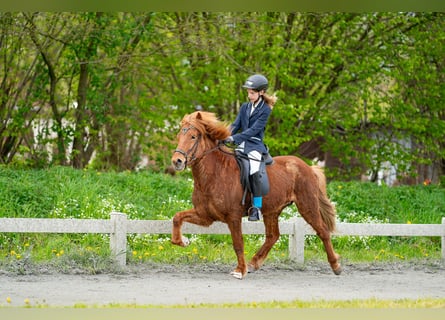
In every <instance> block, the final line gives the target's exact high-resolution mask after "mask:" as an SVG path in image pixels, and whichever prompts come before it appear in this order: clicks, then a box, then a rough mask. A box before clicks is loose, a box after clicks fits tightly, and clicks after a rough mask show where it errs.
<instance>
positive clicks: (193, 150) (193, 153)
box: [174, 125, 227, 167]
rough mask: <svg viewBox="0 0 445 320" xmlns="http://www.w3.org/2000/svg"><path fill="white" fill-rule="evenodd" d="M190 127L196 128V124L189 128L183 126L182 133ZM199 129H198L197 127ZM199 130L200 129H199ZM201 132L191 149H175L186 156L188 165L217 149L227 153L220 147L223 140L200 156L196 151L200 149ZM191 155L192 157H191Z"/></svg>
mask: <svg viewBox="0 0 445 320" xmlns="http://www.w3.org/2000/svg"><path fill="white" fill-rule="evenodd" d="M190 129H196V128H195V127H194V126H192V125H190V127H188V128H182V130H181V131H182V134H186V133H187V132H188V131H189V130H190ZM196 130H197V129H196ZM197 131H198V130H197ZM201 137H202V135H201V133H200V132H199V131H198V136H197V138H196V140H195V143H194V144H193V145H192V146H191V147H190V149H188V150H187V151H184V150H182V149H175V151H174V153H176V152H177V153H179V154H181V155H183V156H184V158H185V166H186V167H187V164H188V163H189V162H192V161H195V160H198V159H202V158H203V157H205V156H206V155H208V154H209V153H211V152H213V151H215V150H220V151H222V152H224V153H227V152H225V151H223V150H222V149H221V148H220V147H221V145H222V144H223V142H222V141H220V142H218V144H217V145H216V147H213V148H212V149H209V150H206V151H205V152H203V154H202V155H200V156H199V157H197V156H196V151H197V149H198V144H199V142H200V141H201ZM189 157H190V158H189Z"/></svg>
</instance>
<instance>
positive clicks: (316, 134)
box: [0, 12, 445, 182]
mask: <svg viewBox="0 0 445 320" xmlns="http://www.w3.org/2000/svg"><path fill="white" fill-rule="evenodd" d="M443 17H444V14H443V13H427V12H422V13H412V12H397V13H393V12H377V13H346V12H339V13H324V12H319V13H299V12H289V13H288V12H224V13H221V12H151V13H133V12H87V13H70V12H37V13H27V12H16V13H1V14H0V33H1V34H0V35H1V37H2V39H3V40H2V43H4V44H5V45H3V46H2V47H1V48H0V57H1V59H2V61H4V64H5V65H7V66H8V68H7V69H2V70H0V76H1V77H2V79H4V81H3V82H2V83H3V85H2V86H1V88H0V118H1V119H2V120H3V119H4V122H2V124H1V126H0V162H1V163H18V164H27V165H29V166H31V167H45V166H47V165H49V164H61V165H69V166H72V167H74V168H94V169H99V170H109V169H111V170H116V171H123V170H134V169H135V168H137V166H138V164H139V163H140V162H141V160H142V159H143V156H146V157H147V158H148V159H144V160H148V164H147V166H148V167H150V169H156V170H162V169H163V168H165V166H167V165H168V163H169V158H170V155H171V150H173V149H174V144H175V134H176V132H177V126H178V123H179V121H180V119H181V118H182V116H183V115H184V114H186V113H190V112H192V111H194V110H195V107H196V106H197V105H201V106H203V108H204V109H205V110H209V111H213V112H216V113H217V114H218V115H219V116H220V118H222V120H227V121H230V120H233V119H234V117H235V115H236V114H237V111H238V108H239V105H240V104H241V103H242V102H243V101H245V100H246V93H245V91H244V90H243V89H242V88H241V84H242V83H243V82H244V80H245V78H246V76H247V75H249V74H251V73H254V72H262V73H264V74H266V75H267V77H268V79H269V80H270V93H273V92H275V93H276V94H277V96H278V98H279V100H278V103H277V105H276V106H275V109H274V112H273V113H272V116H271V119H270V122H269V126H268V128H267V134H266V140H267V143H268V145H269V147H270V149H271V151H272V152H273V154H297V153H298V152H299V147H300V145H301V143H302V142H306V141H310V140H312V139H317V141H320V143H321V150H322V152H328V153H329V154H331V155H332V156H334V157H336V158H337V159H338V160H339V164H338V165H337V167H336V168H335V170H331V171H329V172H328V173H329V175H330V176H331V177H333V178H335V179H336V180H339V179H344V180H347V179H350V178H352V177H357V176H360V175H361V174H364V173H366V172H367V171H371V172H373V173H375V172H376V171H377V170H378V169H379V168H380V167H381V166H382V164H384V163H385V162H388V161H389V162H391V163H393V164H396V165H397V166H398V170H399V172H400V173H401V174H403V175H406V176H411V175H416V174H417V175H418V176H419V178H418V182H422V181H423V180H424V179H426V178H430V179H431V177H429V176H426V174H424V173H423V172H426V170H422V169H423V168H424V167H423V166H427V165H428V166H433V167H434V170H436V171H437V172H438V174H437V176H440V175H441V174H442V171H443V162H442V161H443V158H444V144H443V140H444V139H443V132H444V130H445V124H444V121H445V120H444V109H443V105H444V101H443V94H442V92H444V89H445V88H444V83H445V81H444V79H443V75H444V74H445V72H443V59H442V57H443V56H444V48H445V46H444V45H443V42H444V39H445V33H444V30H445V28H444V19H443ZM258 48H259V50H257V49H258ZM33 128H34V131H33ZM37 128H38V129H39V130H38V131H39V132H38V133H37ZM309 160H311V159H309ZM439 179H440V178H437V177H436V181H438V180H439Z"/></svg>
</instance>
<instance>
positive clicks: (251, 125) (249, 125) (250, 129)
mask: <svg viewBox="0 0 445 320" xmlns="http://www.w3.org/2000/svg"><path fill="white" fill-rule="evenodd" d="M251 109H252V103H250V102H245V103H243V104H242V106H241V108H240V111H239V113H238V115H237V116H236V119H235V121H234V122H233V123H232V125H231V130H232V137H233V140H234V142H235V144H237V145H239V144H241V143H242V142H243V141H244V152H245V153H249V152H250V151H253V150H256V151H258V152H260V153H266V152H267V150H266V146H265V145H264V143H263V138H264V131H265V130H266V124H267V120H268V119H269V115H270V113H271V112H272V108H271V107H270V106H269V105H268V104H267V103H266V102H265V101H264V100H262V101H261V102H260V104H259V105H258V106H257V107H256V108H255V111H254V112H253V113H252V115H250V111H251ZM238 131H240V132H239V133H238Z"/></svg>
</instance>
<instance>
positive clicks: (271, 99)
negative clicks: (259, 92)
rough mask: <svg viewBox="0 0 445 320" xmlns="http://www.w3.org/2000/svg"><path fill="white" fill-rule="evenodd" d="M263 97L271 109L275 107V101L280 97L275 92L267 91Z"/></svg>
mask: <svg viewBox="0 0 445 320" xmlns="http://www.w3.org/2000/svg"><path fill="white" fill-rule="evenodd" d="M263 98H264V100H265V101H266V103H267V104H268V105H269V106H270V108H271V109H273V106H274V105H275V103H276V102H277V100H278V97H277V96H276V95H275V94H274V95H272V96H271V95H268V94H267V93H264V94H263Z"/></svg>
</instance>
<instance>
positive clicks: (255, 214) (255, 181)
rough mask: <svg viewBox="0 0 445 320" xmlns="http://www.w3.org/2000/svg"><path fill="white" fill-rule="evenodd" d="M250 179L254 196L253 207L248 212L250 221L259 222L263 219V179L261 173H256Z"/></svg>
mask: <svg viewBox="0 0 445 320" xmlns="http://www.w3.org/2000/svg"><path fill="white" fill-rule="evenodd" d="M249 178H250V186H251V189H252V195H253V201H252V202H253V205H252V207H251V208H250V209H249V210H248V214H249V218H248V220H249V221H258V220H260V219H261V215H262V214H261V208H262V206H263V197H262V194H261V178H260V172H256V173H254V174H252V175H250V176H249Z"/></svg>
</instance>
